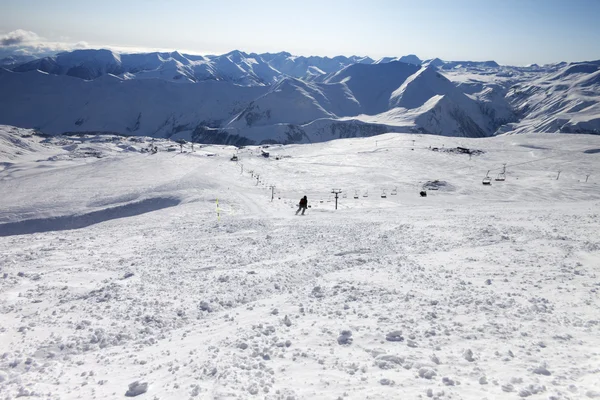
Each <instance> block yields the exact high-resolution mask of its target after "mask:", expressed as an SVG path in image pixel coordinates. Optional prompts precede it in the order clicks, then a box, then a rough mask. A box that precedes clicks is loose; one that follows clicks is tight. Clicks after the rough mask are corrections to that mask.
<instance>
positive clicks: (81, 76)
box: [0, 49, 600, 145]
mask: <svg viewBox="0 0 600 400" xmlns="http://www.w3.org/2000/svg"><path fill="white" fill-rule="evenodd" d="M419 64H420V65H419ZM599 65H600V62H599V61H589V62H576V63H556V64H550V65H544V66H539V65H530V66H527V67H514V66H501V65H498V64H497V63H496V62H494V61H442V60H440V59H431V60H425V61H421V60H420V59H419V58H418V57H417V56H415V55H408V56H403V57H384V58H382V59H380V60H378V61H373V60H372V59H370V58H368V57H359V56H351V57H344V56H337V57H333V58H328V57H300V56H293V55H291V54H290V53H286V52H281V53H276V54H269V53H265V54H255V53H251V54H248V53H244V52H241V51H237V50H235V51H232V52H230V53H227V54H223V55H209V56H192V55H185V54H181V53H179V52H170V53H168V52H164V53H147V54H119V53H115V52H112V51H109V50H91V49H86V50H76V51H73V52H67V53H60V54H58V55H56V56H54V57H47V58H43V59H38V60H33V61H31V62H27V63H25V64H20V65H18V66H16V67H14V68H13V70H12V71H9V70H6V69H0V88H1V89H2V90H0V123H3V124H9V125H15V126H19V127H23V128H33V129H39V130H41V131H43V132H45V133H49V134H62V133H73V132H91V133H98V132H109V133H117V134H135V135H139V136H154V137H184V138H186V139H191V140H195V141H199V142H211V143H227V144H237V145H245V144H262V143H275V142H277V143H284V144H288V143H314V142H317V141H322V140H331V139H338V138H345V137H366V136H372V135H374V134H381V133H388V132H406V133H427V134H436V135H442V136H457V137H462V136H464V137H482V136H492V135H497V134H505V133H513V134H520V133H531V132H554V133H592V134H598V133H599V132H600V106H599V104H600V70H599V68H600V67H599ZM117 78H118V79H117ZM176 84H177V85H176ZM176 86H180V87H176ZM65 99H66V100H65ZM182 132H185V133H184V134H182Z"/></svg>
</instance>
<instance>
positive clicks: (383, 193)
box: [381, 189, 387, 199]
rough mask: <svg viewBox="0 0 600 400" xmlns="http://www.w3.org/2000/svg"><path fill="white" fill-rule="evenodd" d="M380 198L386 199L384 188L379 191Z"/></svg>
mask: <svg viewBox="0 0 600 400" xmlns="http://www.w3.org/2000/svg"><path fill="white" fill-rule="evenodd" d="M381 198H382V199H387V195H386V194H385V189H382V191H381Z"/></svg>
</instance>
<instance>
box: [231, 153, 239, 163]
mask: <svg viewBox="0 0 600 400" xmlns="http://www.w3.org/2000/svg"><path fill="white" fill-rule="evenodd" d="M230 160H231V161H237V160H238V156H237V155H235V154H234V155H233V156H232V157H231V158H230Z"/></svg>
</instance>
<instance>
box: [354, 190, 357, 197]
mask: <svg viewBox="0 0 600 400" xmlns="http://www.w3.org/2000/svg"><path fill="white" fill-rule="evenodd" d="M354 198H355V199H358V190H355V191H354Z"/></svg>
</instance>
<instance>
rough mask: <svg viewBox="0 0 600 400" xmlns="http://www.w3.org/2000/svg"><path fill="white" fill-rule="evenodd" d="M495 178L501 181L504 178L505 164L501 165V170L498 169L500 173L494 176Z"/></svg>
mask: <svg viewBox="0 0 600 400" xmlns="http://www.w3.org/2000/svg"><path fill="white" fill-rule="evenodd" d="M496 180H497V181H501V182H502V181H505V180H506V164H504V165H503V166H502V171H500V173H499V174H498V176H497V177H496Z"/></svg>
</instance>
